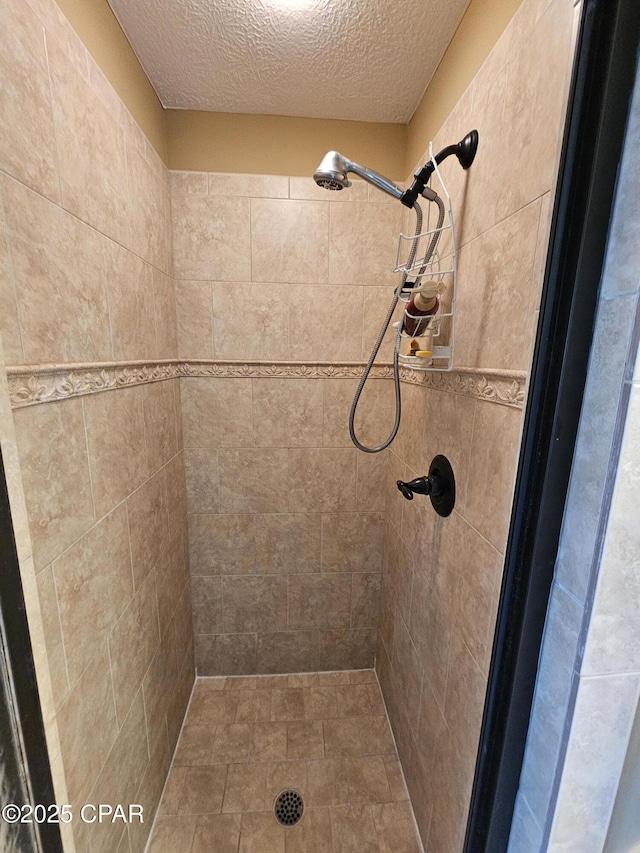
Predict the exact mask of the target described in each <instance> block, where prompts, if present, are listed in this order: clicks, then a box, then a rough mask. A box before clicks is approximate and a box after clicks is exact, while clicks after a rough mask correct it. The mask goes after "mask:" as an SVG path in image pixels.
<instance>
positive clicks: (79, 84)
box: [47, 39, 129, 245]
mask: <svg viewBox="0 0 640 853" xmlns="http://www.w3.org/2000/svg"><path fill="white" fill-rule="evenodd" d="M47 55H48V59H49V70H50V74H51V94H52V103H53V116H54V122H55V132H56V140H57V144H58V162H59V169H60V188H61V191H62V204H63V205H64V207H65V208H66V209H67V210H69V211H71V212H72V213H74V214H75V215H76V216H78V217H79V218H80V219H82V220H84V221H85V222H88V223H89V224H90V225H92V226H93V227H94V228H97V229H98V230H99V231H101V232H102V233H103V234H106V235H107V236H109V237H111V238H112V239H114V240H117V241H118V242H119V243H121V244H123V245H127V244H128V242H129V219H128V211H127V163H126V157H125V134H124V128H123V126H122V125H121V124H120V122H119V121H117V120H114V116H113V114H112V113H111V111H110V110H108V109H106V108H105V104H104V102H103V101H102V99H101V98H100V97H99V96H98V95H97V93H96V92H95V91H94V90H93V89H92V88H91V87H90V86H89V85H88V82H87V80H86V76H85V77H83V76H82V75H81V74H79V73H78V72H77V71H76V69H75V67H74V65H73V63H72V62H70V60H69V59H68V58H67V56H66V55H65V54H64V53H63V51H62V50H60V49H59V48H58V46H57V44H56V43H55V42H54V41H53V40H52V39H48V40H47Z"/></svg>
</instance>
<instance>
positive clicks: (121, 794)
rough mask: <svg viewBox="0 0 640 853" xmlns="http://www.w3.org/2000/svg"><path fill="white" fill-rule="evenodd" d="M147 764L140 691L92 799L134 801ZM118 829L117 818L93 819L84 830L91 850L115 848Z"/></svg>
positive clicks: (99, 852)
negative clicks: (112, 820) (101, 820)
mask: <svg viewBox="0 0 640 853" xmlns="http://www.w3.org/2000/svg"><path fill="white" fill-rule="evenodd" d="M148 764H149V751H148V747H147V730H146V725H145V717H144V703H143V701H142V691H140V692H139V693H138V694H137V696H136V698H135V700H134V702H133V704H132V706H131V710H130V711H129V714H128V715H127V718H126V720H125V721H124V723H123V725H122V728H121V730H120V732H119V733H118V737H117V738H116V742H115V743H114V745H113V749H112V750H111V752H110V753H109V757H108V759H107V761H106V763H105V766H104V768H103V769H102V772H101V773H100V776H99V778H98V781H97V782H96V784H95V786H94V788H93V791H92V796H93V797H94V798H95V800H94V801H95V802H98V803H113V804H116V803H122V804H128V803H134V802H135V796H136V793H137V791H138V789H139V787H140V785H141V784H142V780H143V778H144V774H145V771H146V769H147V766H148ZM125 808H126V806H125ZM121 832H122V825H121V824H120V822H119V821H116V822H115V823H110V822H108V821H105V822H104V823H98V822H96V823H95V824H93V825H92V826H91V828H90V829H89V831H88V832H87V835H88V836H89V838H90V840H91V850H92V851H93V850H95V851H96V853H110V851H112V850H113V849H114V848H115V847H116V845H117V843H118V838H119V835H120V833H121Z"/></svg>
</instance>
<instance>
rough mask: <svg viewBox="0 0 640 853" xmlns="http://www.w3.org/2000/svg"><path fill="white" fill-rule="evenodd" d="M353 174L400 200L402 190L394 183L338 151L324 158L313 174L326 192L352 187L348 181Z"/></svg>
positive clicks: (329, 153)
mask: <svg viewBox="0 0 640 853" xmlns="http://www.w3.org/2000/svg"><path fill="white" fill-rule="evenodd" d="M349 172H352V173H353V174H354V175H359V176H360V177H361V178H363V179H364V180H365V181H368V182H369V183H370V184H373V186H374V187H377V188H378V189H379V190H383V191H384V192H386V193H389V195H392V196H393V197H394V198H398V199H399V198H400V196H401V195H402V190H401V189H400V187H397V186H396V185H395V184H394V183H393V182H392V181H390V180H388V179H387V178H385V177H384V176H383V175H379V174H378V173H377V172H374V171H373V169H367V167H366V166H360V165H359V163H354V162H353V161H352V160H348V159H347V158H346V157H343V156H342V154H340V153H338V151H329V152H328V153H327V154H325V155H324V157H323V158H322V162H321V163H320V165H319V166H318V168H317V169H316V170H315V172H314V173H313V179H314V181H315V182H316V184H318V186H319V187H324V189H325V190H343V189H345V188H346V187H350V186H351V181H349V180H348V179H347V174H348V173H349Z"/></svg>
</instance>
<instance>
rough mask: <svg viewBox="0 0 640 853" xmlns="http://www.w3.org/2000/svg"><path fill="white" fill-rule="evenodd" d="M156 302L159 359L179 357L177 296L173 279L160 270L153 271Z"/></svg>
mask: <svg viewBox="0 0 640 853" xmlns="http://www.w3.org/2000/svg"><path fill="white" fill-rule="evenodd" d="M153 297H154V302H155V324H156V351H157V353H158V356H159V358H177V357H178V327H177V316H176V294H175V289H174V283H173V279H172V278H171V277H170V276H168V275H166V274H165V273H163V272H160V270H157V269H154V270H153Z"/></svg>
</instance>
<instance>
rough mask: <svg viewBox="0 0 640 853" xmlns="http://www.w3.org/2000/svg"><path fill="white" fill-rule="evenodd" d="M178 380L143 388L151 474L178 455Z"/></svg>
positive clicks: (153, 383)
mask: <svg viewBox="0 0 640 853" xmlns="http://www.w3.org/2000/svg"><path fill="white" fill-rule="evenodd" d="M175 382H176V380H175V379H169V380H165V381H164V382H151V383H149V384H148V385H143V386H142V388H141V391H142V408H143V413H144V438H145V442H146V446H147V462H148V468H149V472H150V473H153V472H155V471H157V470H158V468H160V467H162V466H163V465H164V464H165V463H167V462H168V461H169V460H170V459H171V458H172V457H173V456H175V454H176V453H177V452H178V435H177V418H178V417H179V416H180V413H179V412H178V411H176V400H175V395H174V389H173V387H172V386H173V384H174V383H175Z"/></svg>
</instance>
